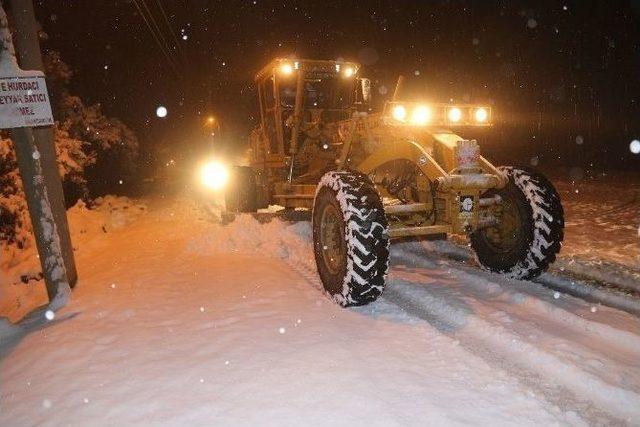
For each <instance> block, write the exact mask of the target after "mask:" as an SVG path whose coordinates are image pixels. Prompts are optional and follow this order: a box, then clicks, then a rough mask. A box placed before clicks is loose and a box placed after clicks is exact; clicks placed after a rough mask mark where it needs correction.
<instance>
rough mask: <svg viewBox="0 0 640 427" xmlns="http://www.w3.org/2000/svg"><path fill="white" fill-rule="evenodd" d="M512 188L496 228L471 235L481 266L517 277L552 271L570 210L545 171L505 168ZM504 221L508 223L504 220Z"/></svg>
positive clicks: (506, 190) (504, 191)
mask: <svg viewBox="0 0 640 427" xmlns="http://www.w3.org/2000/svg"><path fill="white" fill-rule="evenodd" d="M500 170H501V171H502V172H503V173H505V174H506V175H507V177H508V178H509V182H508V184H507V186H506V187H505V188H503V189H501V190H498V191H490V192H488V193H487V195H489V196H494V195H496V194H497V195H499V196H500V198H501V200H502V202H501V218H498V222H499V223H498V224H497V225H496V226H495V227H488V228H485V229H481V230H478V231H476V232H474V233H473V234H472V235H471V247H472V248H473V250H474V251H475V252H476V255H477V258H478V261H479V262H480V264H481V265H482V266H483V267H485V268H487V269H489V270H491V271H495V272H499V273H503V274H506V275H507V276H509V277H513V278H515V279H532V278H534V277H536V276H538V275H540V274H541V273H542V272H544V271H546V270H547V268H548V267H549V265H550V264H551V263H553V262H554V261H555V259H556V255H557V254H558V252H560V248H561V245H562V239H563V237H564V212H563V209H562V204H561V203H560V196H559V195H558V193H557V191H556V189H555V188H554V187H553V185H552V184H551V182H549V180H548V179H547V178H545V177H544V176H543V175H541V174H539V173H537V172H535V171H533V170H530V169H526V168H514V167H501V168H500ZM500 221H502V223H501V222H500Z"/></svg>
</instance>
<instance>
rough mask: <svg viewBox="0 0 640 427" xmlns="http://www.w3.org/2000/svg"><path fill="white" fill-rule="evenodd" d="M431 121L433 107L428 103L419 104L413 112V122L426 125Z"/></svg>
mask: <svg viewBox="0 0 640 427" xmlns="http://www.w3.org/2000/svg"><path fill="white" fill-rule="evenodd" d="M430 121H431V109H430V108H429V107H427V106H426V105H418V106H416V107H415V108H414V109H413V111H412V112H411V123H412V124H414V125H418V126H424V125H426V124H427V123H429V122H430Z"/></svg>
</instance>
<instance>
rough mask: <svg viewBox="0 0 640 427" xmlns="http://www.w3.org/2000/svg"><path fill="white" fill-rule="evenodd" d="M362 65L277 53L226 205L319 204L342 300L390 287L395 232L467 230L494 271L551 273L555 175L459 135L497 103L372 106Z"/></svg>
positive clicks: (317, 248)
mask: <svg viewBox="0 0 640 427" xmlns="http://www.w3.org/2000/svg"><path fill="white" fill-rule="evenodd" d="M358 69H359V66H358V64H355V63H352V62H343V61H323V60H303V59H296V60H293V59H276V60H274V61H272V62H270V63H269V64H268V65H267V66H265V67H264V68H263V69H262V70H260V72H258V74H257V75H256V78H255V81H256V84H257V89H258V102H259V104H260V125H259V126H258V127H257V128H256V129H254V130H253V132H252V133H251V136H250V144H251V150H250V151H251V163H250V166H236V167H234V168H233V169H232V171H231V172H230V179H229V182H228V188H227V190H226V205H227V210H228V211H231V212H255V211H256V210H257V209H259V208H265V207H267V206H268V205H280V206H283V207H285V208H287V209H295V208H307V209H312V215H311V217H312V224H313V245H314V253H315V259H316V264H317V268H318V273H319V275H320V278H321V280H322V283H323V285H324V288H325V290H326V292H327V293H328V294H329V295H331V297H332V298H333V299H334V300H335V301H336V302H337V303H338V304H340V305H342V306H350V305H362V304H367V303H370V302H372V301H375V300H376V299H377V298H378V297H379V296H380V295H381V294H382V292H383V290H384V287H385V276H386V273H387V270H388V266H389V243H390V241H391V240H392V239H396V238H406V237H414V238H415V237H430V238H446V237H447V235H449V234H463V235H466V236H468V238H469V240H470V243H471V247H472V248H473V250H474V251H475V253H476V255H477V260H478V262H479V263H480V264H481V265H482V266H483V267H484V268H486V269H488V270H491V271H495V272H499V273H502V274H505V275H507V276H510V277H513V278H517V279H531V278H533V277H536V276H537V275H539V274H540V273H541V272H543V271H545V270H546V269H547V267H548V266H549V264H550V263H552V262H553V261H554V260H555V258H556V254H557V253H558V252H559V251H560V246H561V242H562V238H563V228H564V220H563V209H562V205H561V203H560V198H559V196H558V193H557V192H556V190H555V189H554V187H553V185H552V184H551V183H550V182H549V181H548V180H547V179H546V178H545V177H544V176H542V175H541V174H539V173H538V172H535V171H534V170H531V169H529V168H519V167H496V166H494V165H492V164H491V163H490V162H489V161H488V160H487V159H485V158H484V157H482V156H481V155H480V148H479V146H478V143H477V142H476V140H474V139H465V138H463V137H461V136H459V135H458V134H457V133H456V132H457V131H458V130H463V129H464V130H467V131H470V130H472V129H474V128H477V127H481V126H490V125H491V119H492V117H491V114H492V111H491V108H490V107H489V106H486V105H468V104H464V105H461V104H455V105H453V104H434V103H430V104H421V103H414V102H402V101H401V100H399V99H397V98H396V96H394V99H393V101H391V102H387V103H386V104H385V106H384V108H383V109H382V111H381V112H375V113H371V112H368V111H369V110H370V98H371V82H370V81H369V80H368V79H366V78H361V77H359V76H358ZM401 81H402V80H401V79H400V80H399V81H398V87H397V88H396V94H398V93H399V90H398V89H399V87H400V86H401Z"/></svg>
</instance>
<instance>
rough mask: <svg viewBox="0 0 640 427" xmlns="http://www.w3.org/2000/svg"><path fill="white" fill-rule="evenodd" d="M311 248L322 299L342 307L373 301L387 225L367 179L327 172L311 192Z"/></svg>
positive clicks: (381, 282)
mask: <svg viewBox="0 0 640 427" xmlns="http://www.w3.org/2000/svg"><path fill="white" fill-rule="evenodd" d="M312 221H313V246H314V254H315V259H316V265H317V267H318V273H319V275H320V279H321V280H322V284H323V286H324V289H325V290H326V292H327V294H329V295H330V296H331V298H332V299H333V300H334V301H336V302H337V303H338V304H340V305H342V306H343V307H347V306H353V305H364V304H368V303H370V302H373V301H375V300H376V299H377V298H378V297H379V296H380V294H382V291H383V290H384V286H385V276H386V274H387V270H388V268H389V237H388V235H387V219H386V217H385V215H384V208H383V206H382V201H381V199H380V196H379V194H378V192H377V191H376V189H375V187H374V185H373V184H372V183H371V181H370V180H369V178H368V177H367V176H366V175H363V174H360V173H356V172H347V171H341V172H328V173H326V174H325V175H324V176H323V177H322V179H321V180H320V183H319V184H318V188H317V191H316V196H315V200H314V206H313V214H312Z"/></svg>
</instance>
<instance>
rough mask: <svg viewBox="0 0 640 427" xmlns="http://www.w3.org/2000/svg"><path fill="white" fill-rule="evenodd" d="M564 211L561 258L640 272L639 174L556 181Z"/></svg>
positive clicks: (619, 174) (628, 173) (629, 173)
mask: <svg viewBox="0 0 640 427" xmlns="http://www.w3.org/2000/svg"><path fill="white" fill-rule="evenodd" d="M554 183H555V184H556V187H557V189H558V192H559V194H560V198H561V199H562V205H563V207H564V210H565V219H566V223H565V226H566V230H565V234H566V239H565V242H564V244H563V247H562V252H561V256H562V257H563V258H565V260H568V262H570V261H569V259H570V260H578V262H580V261H582V262H585V261H586V262H590V263H594V264H603V263H604V264H607V263H617V264H620V265H623V266H625V267H628V268H631V269H634V270H637V271H640V173H638V172H627V173H620V172H618V173H615V174H609V175H607V174H599V175H596V176H594V177H585V178H583V179H581V180H578V181H567V180H559V181H554Z"/></svg>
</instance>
